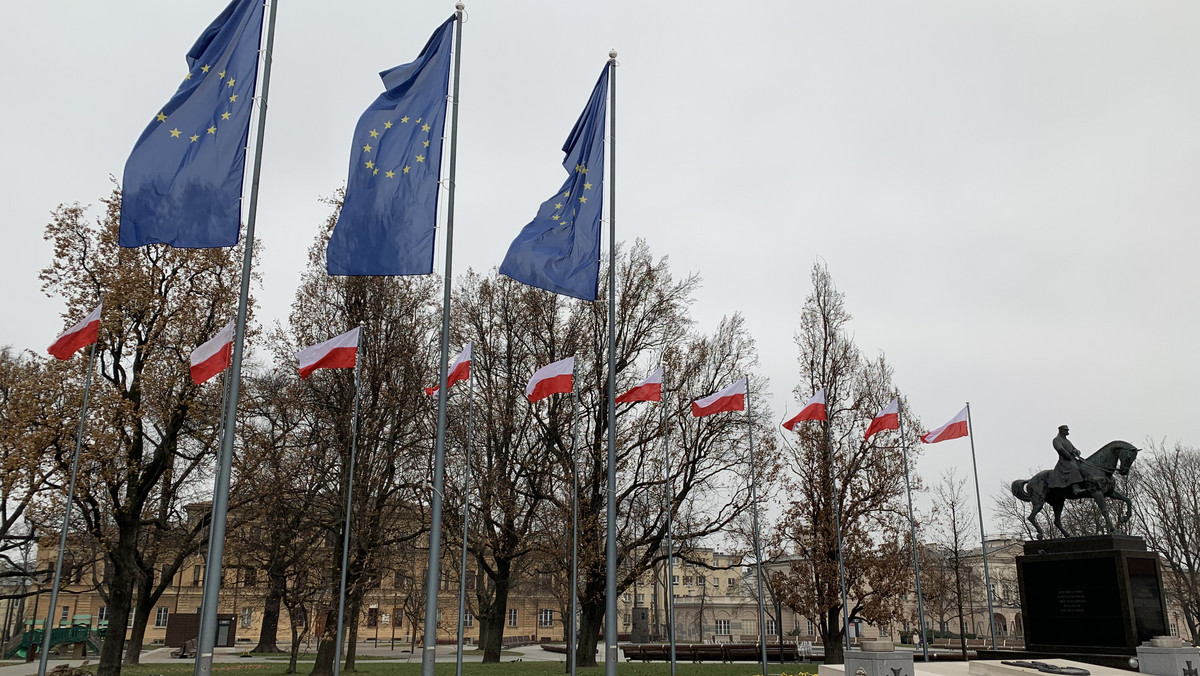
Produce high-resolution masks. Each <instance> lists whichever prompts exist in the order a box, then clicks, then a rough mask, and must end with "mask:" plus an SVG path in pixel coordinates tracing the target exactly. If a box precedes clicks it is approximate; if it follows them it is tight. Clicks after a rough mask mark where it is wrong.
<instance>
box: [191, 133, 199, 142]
mask: <svg viewBox="0 0 1200 676" xmlns="http://www.w3.org/2000/svg"><path fill="white" fill-rule="evenodd" d="M191 139H192V143H195V142H196V141H199V140H200V135H199V134H192V136H191Z"/></svg>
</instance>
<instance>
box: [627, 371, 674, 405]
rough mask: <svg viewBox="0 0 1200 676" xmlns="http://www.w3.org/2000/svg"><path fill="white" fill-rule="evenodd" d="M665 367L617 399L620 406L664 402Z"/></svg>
mask: <svg viewBox="0 0 1200 676" xmlns="http://www.w3.org/2000/svg"><path fill="white" fill-rule="evenodd" d="M662 380H663V367H661V366H659V367H658V368H656V369H654V371H653V372H652V373H651V374H650V375H648V376H646V379H645V380H643V381H642V382H640V383H638V384H637V385H635V386H634V387H633V388H632V389H630V390H629V391H628V392H626V393H625V394H622V395H621V396H619V397H617V403H618V404H632V403H633V402H635V401H662Z"/></svg>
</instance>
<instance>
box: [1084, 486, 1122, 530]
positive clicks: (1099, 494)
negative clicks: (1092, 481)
mask: <svg viewBox="0 0 1200 676" xmlns="http://www.w3.org/2000/svg"><path fill="white" fill-rule="evenodd" d="M1088 492H1089V493H1091V495H1092V499H1093V500H1095V501H1096V506H1097V507H1099V508H1100V513H1101V514H1103V515H1104V523H1105V524H1107V525H1108V533H1109V534H1110V535H1111V534H1112V533H1113V531H1115V530H1116V529H1115V528H1114V527H1113V522H1112V516H1111V515H1109V513H1108V501H1107V500H1105V499H1104V492H1103V491H1101V490H1100V487H1099V486H1098V485H1092V487H1090V488H1089V489H1088Z"/></svg>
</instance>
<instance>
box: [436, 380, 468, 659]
mask: <svg viewBox="0 0 1200 676" xmlns="http://www.w3.org/2000/svg"><path fill="white" fill-rule="evenodd" d="M468 368H469V367H468ZM445 386H446V383H442V387H445ZM474 428H475V374H474V373H468V376H467V445H466V446H465V447H464V450H463V462H464V464H465V466H466V468H465V469H464V470H463V516H462V518H463V530H462V561H461V563H460V566H459V573H458V658H457V660H456V662H455V666H454V674H455V676H462V665H463V630H464V629H465V628H466V626H465V625H466V618H467V534H468V533H469V532H470V530H469V529H468V527H467V524H468V520H469V519H470V516H471V434H472V432H473V431H474Z"/></svg>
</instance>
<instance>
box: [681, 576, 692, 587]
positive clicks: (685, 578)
mask: <svg viewBox="0 0 1200 676" xmlns="http://www.w3.org/2000/svg"><path fill="white" fill-rule="evenodd" d="M683 583H684V584H685V585H689V586H690V585H691V584H692V576H691V575H684V576H683Z"/></svg>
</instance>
